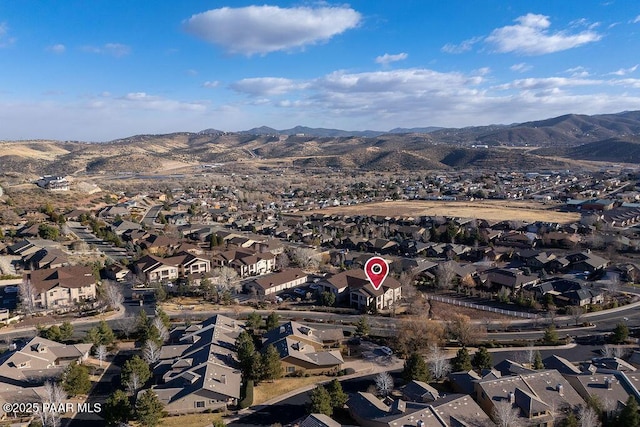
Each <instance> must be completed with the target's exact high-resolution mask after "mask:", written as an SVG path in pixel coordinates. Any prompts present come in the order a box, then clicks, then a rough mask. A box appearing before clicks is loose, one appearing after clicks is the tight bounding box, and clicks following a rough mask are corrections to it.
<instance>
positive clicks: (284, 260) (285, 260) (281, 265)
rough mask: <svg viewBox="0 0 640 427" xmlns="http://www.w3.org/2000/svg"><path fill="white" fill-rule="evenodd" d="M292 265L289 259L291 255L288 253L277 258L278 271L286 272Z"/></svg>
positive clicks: (283, 253)
mask: <svg viewBox="0 0 640 427" xmlns="http://www.w3.org/2000/svg"><path fill="white" fill-rule="evenodd" d="M290 264H291V260H290V259H289V255H287V253H286V252H282V253H280V254H278V255H277V256H276V268H277V269H278V270H284V269H285V268H289V265H290Z"/></svg>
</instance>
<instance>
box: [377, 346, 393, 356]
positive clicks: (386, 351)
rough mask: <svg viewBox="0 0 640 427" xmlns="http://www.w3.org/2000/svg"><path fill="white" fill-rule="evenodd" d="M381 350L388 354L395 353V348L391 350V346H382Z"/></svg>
mask: <svg viewBox="0 0 640 427" xmlns="http://www.w3.org/2000/svg"><path fill="white" fill-rule="evenodd" d="M380 351H381V352H383V353H384V354H386V355H387V356H391V355H392V354H393V350H391V349H390V348H389V347H386V346H385V347H380Z"/></svg>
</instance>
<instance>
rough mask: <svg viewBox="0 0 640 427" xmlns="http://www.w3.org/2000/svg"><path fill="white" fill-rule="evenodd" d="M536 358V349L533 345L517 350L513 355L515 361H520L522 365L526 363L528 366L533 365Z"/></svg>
mask: <svg viewBox="0 0 640 427" xmlns="http://www.w3.org/2000/svg"><path fill="white" fill-rule="evenodd" d="M535 358H536V349H535V347H534V346H533V345H530V346H528V347H527V348H525V349H524V350H520V351H518V352H516V353H515V354H514V356H513V359H514V360H513V361H514V362H516V363H519V364H521V365H525V366H528V367H532V366H533V362H534V361H535Z"/></svg>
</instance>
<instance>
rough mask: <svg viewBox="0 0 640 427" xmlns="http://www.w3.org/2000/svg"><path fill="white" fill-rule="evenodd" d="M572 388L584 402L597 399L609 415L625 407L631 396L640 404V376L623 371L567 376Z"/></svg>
mask: <svg viewBox="0 0 640 427" xmlns="http://www.w3.org/2000/svg"><path fill="white" fill-rule="evenodd" d="M565 378H566V379H567V381H568V382H569V384H571V386H572V387H573V388H574V389H575V390H576V391H577V392H578V394H579V395H580V396H582V398H583V399H584V400H587V401H588V400H591V399H594V398H595V399H597V400H598V401H599V402H601V404H602V406H603V410H604V411H606V412H607V413H608V414H612V413H614V412H616V411H617V410H618V409H620V408H622V407H624V405H625V403H626V401H627V399H628V398H629V396H633V397H634V398H635V399H636V400H637V401H638V402H640V393H639V392H638V387H640V376H638V375H635V374H628V373H624V372H622V371H609V372H606V373H593V372H588V371H587V372H585V373H584V374H581V375H565Z"/></svg>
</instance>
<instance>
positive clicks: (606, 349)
mask: <svg viewBox="0 0 640 427" xmlns="http://www.w3.org/2000/svg"><path fill="white" fill-rule="evenodd" d="M600 353H602V356H603V357H617V358H618V359H622V358H623V357H624V356H625V355H626V353H627V349H626V348H625V347H623V346H620V345H611V344H605V345H604V346H603V347H602V348H601V349H600Z"/></svg>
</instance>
